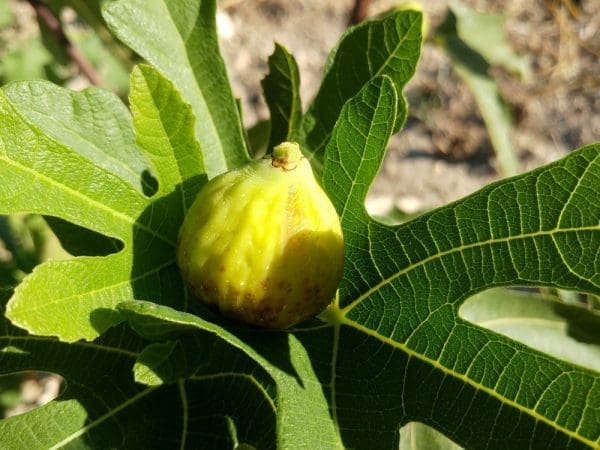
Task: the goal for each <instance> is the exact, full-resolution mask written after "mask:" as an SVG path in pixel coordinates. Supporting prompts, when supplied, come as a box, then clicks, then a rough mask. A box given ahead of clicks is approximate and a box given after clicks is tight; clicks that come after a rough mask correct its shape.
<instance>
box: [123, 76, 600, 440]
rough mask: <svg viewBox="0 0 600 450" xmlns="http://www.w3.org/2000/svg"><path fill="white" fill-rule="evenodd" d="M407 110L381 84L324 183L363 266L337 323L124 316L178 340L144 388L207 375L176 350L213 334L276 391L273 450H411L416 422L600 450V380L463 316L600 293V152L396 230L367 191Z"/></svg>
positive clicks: (351, 111)
mask: <svg viewBox="0 0 600 450" xmlns="http://www.w3.org/2000/svg"><path fill="white" fill-rule="evenodd" d="M397 101H398V99H397V96H396V94H395V90H394V88H393V85H392V83H391V81H389V79H387V78H381V77H380V78H376V79H375V80H374V81H373V82H372V83H370V84H369V85H367V86H366V87H365V88H364V89H363V90H362V91H361V92H360V93H359V94H358V95H357V96H356V97H355V98H354V99H353V100H352V101H350V102H349V103H348V104H347V105H346V106H345V107H344V108H343V110H342V114H341V116H340V120H339V121H338V124H337V125H336V128H335V130H334V133H333V138H332V141H331V143H330V145H329V148H328V159H327V160H326V161H327V162H326V165H325V177H324V182H325V187H326V188H327V189H328V192H329V194H330V195H331V196H332V198H333V200H334V203H335V204H336V206H337V208H338V210H339V212H340V215H341V217H342V222H343V226H344V233H345V237H346V242H347V247H346V248H347V260H346V271H345V276H344V280H343V282H342V286H341V289H340V296H339V300H338V301H336V302H335V303H334V304H333V305H332V306H331V307H330V308H329V309H328V310H327V311H325V312H324V313H323V314H322V315H321V317H320V318H321V321H316V322H312V323H307V324H305V325H302V326H299V327H297V328H295V329H292V330H290V331H289V332H287V333H284V332H281V333H277V332H260V331H256V330H247V329H244V328H240V327H235V326H232V325H228V324H227V323H226V322H223V321H217V322H214V321H213V322H208V321H206V320H204V319H201V318H200V317H197V316H195V315H192V314H189V313H185V312H179V311H176V310H173V309H170V308H167V307H162V306H158V305H154V304H149V303H144V302H133V301H130V302H124V303H122V304H121V305H120V306H119V308H120V309H121V311H122V312H123V314H124V315H125V316H126V317H127V319H128V320H129V322H130V323H131V324H132V326H133V327H134V328H135V329H136V331H138V333H140V334H142V335H143V336H146V337H147V338H149V339H154V340H157V341H161V340H165V339H170V340H171V341H170V342H171V344H169V345H156V346H154V347H152V349H151V350H152V351H149V352H148V353H147V354H146V355H145V357H144V358H142V359H141V360H139V361H138V366H137V367H138V369H137V370H136V372H137V376H138V379H139V380H140V381H144V382H147V383H149V384H152V385H154V384H156V383H159V384H160V383H161V382H169V381H171V380H172V378H173V377H174V376H185V375H182V374H186V373H190V371H192V372H193V370H194V366H193V365H192V367H190V366H189V361H190V358H184V357H182V355H185V354H187V353H193V352H194V351H198V350H197V349H196V350H194V347H193V346H192V347H191V348H190V347H188V346H189V345H190V343H189V342H188V341H187V338H184V339H183V340H181V341H179V342H180V344H177V345H175V344H172V342H175V341H173V339H177V337H178V336H180V337H181V336H184V337H185V336H194V335H195V333H203V331H200V330H206V331H210V332H212V333H214V334H216V335H218V336H220V337H221V339H223V340H225V341H226V342H228V343H229V344H230V345H232V346H234V347H237V348H239V349H240V350H243V351H244V352H245V353H246V354H247V355H248V356H249V357H251V358H252V359H253V360H255V361H256V362H258V363H259V365H260V366H261V367H263V368H264V369H265V370H266V371H267V373H268V374H269V376H270V377H271V378H272V379H273V380H274V383H275V385H276V386H277V395H276V398H275V400H274V402H275V404H276V406H277V410H276V423H277V425H276V429H277V435H276V437H275V438H276V442H272V443H271V445H270V446H272V447H275V446H279V447H281V448H336V447H340V446H344V447H350V448H373V447H376V448H397V446H398V441H399V439H400V431H399V430H400V427H401V426H402V425H404V424H407V423H410V422H421V423H424V424H426V425H429V426H431V427H433V428H435V429H437V430H439V431H442V432H443V433H444V434H446V435H447V436H449V437H451V438H452V439H453V440H455V441H457V442H458V443H460V444H461V445H464V446H465V447H468V448H480V447H481V446H482V445H484V446H486V447H488V448H523V447H533V448H543V447H548V446H550V447H553V448H566V447H568V448H585V447H587V446H595V445H598V443H599V442H600V418H599V417H598V415H597V413H596V412H597V411H598V408H599V407H600V375H599V374H598V373H597V372H594V371H592V370H590V369H586V368H583V367H582V366H579V365H574V364H571V363H568V362H565V361H561V360H559V359H556V358H555V357H552V356H550V355H548V354H544V353H542V352H540V351H539V350H534V349H533V348H531V347H528V346H526V345H524V344H522V343H519V342H516V341H514V340H511V339H509V338H506V337H503V336H501V335H499V334H496V333H494V332H491V331H488V330H486V329H484V328H481V327H479V326H477V325H475V324H472V323H469V322H466V321H465V320H462V319H460V318H459V315H458V309H459V306H460V305H461V303H462V302H463V301H464V300H465V299H466V298H467V297H469V296H471V295H472V294H474V293H476V292H477V291H480V290H482V289H484V288H486V287H488V286H494V285H503V284H504V285H557V286H562V287H564V288H571V289H580V290H587V291H590V292H598V291H599V290H600V279H599V273H600V271H599V263H600V262H599V261H598V248H599V241H600V225H599V220H598V218H599V217H600V204H599V203H598V199H597V197H595V196H593V195H592V193H593V192H595V189H596V186H598V180H599V176H600V146H598V145H595V146H590V147H587V148H584V149H581V150H579V151H577V152H575V153H573V154H572V155H571V156H569V157H568V158H566V159H564V160H562V161H559V162H557V163H554V164H552V165H549V166H547V167H544V168H540V169H538V170H536V171H533V172H531V173H528V174H525V175H523V176H520V177H517V178H513V179H509V180H505V181H502V182H500V183H496V184H494V185H491V186H489V187H487V188H485V189H483V190H482V191H480V192H478V193H475V194H473V195H472V196H470V197H467V198H465V199H463V200H461V201H458V202H456V203H454V204H452V205H449V206H447V207H444V208H440V209H438V210H436V211H432V212H431V213H428V214H426V215H423V216H422V217H420V218H418V219H416V220H413V221H412V222H409V223H407V224H405V225H401V226H397V227H391V226H386V225H383V224H381V223H379V222H377V221H374V220H372V219H371V218H369V216H368V215H367V213H366V212H365V209H364V198H365V195H366V193H367V190H368V185H369V183H368V181H363V180H370V179H372V177H373V176H374V175H375V173H376V171H377V169H378V167H379V164H380V163H381V160H382V157H383V149H384V146H385V143H386V141H387V138H388V137H389V135H390V134H391V133H392V131H393V126H394V123H395V120H396V119H395V117H394V111H396V110H401V111H402V110H403V107H402V106H400V107H398V106H397V104H396V103H397ZM358 181H361V182H358ZM590 199H591V201H590ZM532 301H535V300H532ZM194 330H197V331H194ZM531 344H535V343H531ZM179 345H180V346H181V348H179ZM182 361H185V364H183V363H182ZM268 386H269V385H268V384H267V385H266V386H265V387H264V389H267V388H268Z"/></svg>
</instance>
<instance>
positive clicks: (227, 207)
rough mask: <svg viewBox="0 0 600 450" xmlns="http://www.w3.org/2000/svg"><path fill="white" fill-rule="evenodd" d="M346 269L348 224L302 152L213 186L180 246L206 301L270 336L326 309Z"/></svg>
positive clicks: (189, 279)
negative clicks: (345, 231)
mask: <svg viewBox="0 0 600 450" xmlns="http://www.w3.org/2000/svg"><path fill="white" fill-rule="evenodd" d="M343 260H344V242H343V237H342V229H341V226H340V221H339V217H338V215H337V213H336V211H335V208H334V206H333V204H332V203H331V201H330V200H329V198H328V197H327V194H325V192H324V191H323V189H322V188H321V186H320V185H319V183H318V182H317V180H316V179H315V177H314V175H313V172H312V169H311V167H310V163H309V162H308V160H307V159H306V158H304V157H303V156H302V153H301V151H300V147H299V146H298V144H296V143H293V142H284V143H282V144H280V145H278V146H276V147H275V148H274V149H273V153H272V155H271V156H270V157H267V158H265V159H261V160H258V161H253V162H251V163H250V164H248V165H247V166H245V167H243V168H241V169H238V170H233V171H231V172H227V173H224V174H222V175H219V176H217V177H215V178H213V179H212V180H210V181H209V182H208V183H206V184H205V185H204V186H203V187H202V189H201V190H200V192H199V193H198V196H197V197H196V199H195V200H194V203H193V204H192V206H191V207H190V209H189V211H188V213H187V215H186V217H185V220H184V222H183V225H182V226H181V229H180V231H179V240H178V244H177V263H178V265H179V267H180V269H181V274H182V276H183V279H184V280H185V282H186V283H187V284H188V286H189V287H190V288H191V290H192V292H193V294H194V295H195V296H196V297H197V298H199V299H200V300H201V301H202V302H204V303H205V304H207V305H209V306H211V307H213V308H217V309H218V310H219V311H220V312H221V313H222V314H223V315H225V316H227V317H229V318H231V319H234V320H237V321H241V322H244V323H247V324H251V325H255V326H259V327H265V328H276V329H283V328H288V327H290V326H292V325H294V324H296V323H299V322H301V321H303V320H306V319H308V318H310V317H313V316H315V315H316V314H318V313H319V312H321V311H322V310H323V309H325V308H326V307H327V306H328V305H329V303H330V302H331V301H332V299H333V298H334V296H335V292H336V290H337V287H338V284H339V282H340V280H341V278H342V269H343Z"/></svg>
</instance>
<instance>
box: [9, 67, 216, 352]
mask: <svg viewBox="0 0 600 450" xmlns="http://www.w3.org/2000/svg"><path fill="white" fill-rule="evenodd" d="M95 92H99V91H96V90H93V91H91V92H90V91H84V92H82V93H78V94H74V93H70V92H67V91H65V90H62V89H59V88H55V87H49V84H48V83H44V82H29V83H23V84H13V85H11V87H10V88H9V91H8V93H4V92H2V93H0V122H1V124H2V125H1V127H2V129H3V131H4V132H3V133H2V138H1V139H2V140H1V141H0V142H1V144H2V145H1V146H0V161H1V162H2V164H0V174H1V178H2V180H3V183H2V185H1V186H0V213H14V212H18V211H29V212H36V213H41V214H46V215H50V216H56V217H59V218H61V219H64V220H66V221H69V222H72V223H74V224H76V225H78V226H81V227H84V228H87V229H89V230H92V231H95V232H97V233H101V234H104V235H106V236H110V237H112V238H115V239H118V240H120V241H121V242H122V243H123V249H122V250H121V251H120V252H118V253H114V254H110V255H108V256H95V257H81V258H76V259H72V260H65V261H51V262H48V263H46V264H43V265H40V266H38V267H37V268H36V269H35V270H34V272H33V274H32V275H31V276H29V277H27V278H26V280H25V281H24V282H23V283H22V284H21V285H20V286H19V287H18V289H17V290H16V292H15V295H14V296H13V297H12V299H11V301H10V303H9V304H8V307H7V314H8V317H9V318H10V319H11V320H12V321H13V322H14V323H15V324H18V325H19V326H21V327H23V328H25V329H27V330H29V331H30V332H31V333H33V334H44V335H56V336H59V337H60V338H61V339H63V340H66V341H74V340H77V339H81V338H86V339H93V338H94V337H96V336H98V335H99V334H101V333H102V332H103V331H105V330H106V329H107V328H108V327H110V326H111V325H113V324H114V323H116V322H118V321H119V320H120V317H119V314H118V313H117V311H116V310H115V305H116V304H117V303H119V302H121V301H122V300H123V299H131V298H143V299H151V300H153V301H156V302H159V303H163V304H169V305H173V306H177V307H180V308H183V309H185V303H186V294H185V289H184V288H183V286H182V284H181V281H180V279H179V275H178V271H177V269H176V268H175V256H174V245H175V242H176V239H177V232H178V228H179V225H180V223H181V221H182V220H183V214H184V212H185V208H186V205H188V204H189V203H190V202H191V199H193V197H194V195H195V193H196V191H197V189H198V188H199V186H200V185H201V184H202V183H203V180H204V179H205V176H204V174H203V173H204V171H203V165H202V160H201V157H200V153H199V151H198V144H197V142H196V140H195V138H194V131H193V130H194V120H195V119H194V116H193V114H192V112H191V109H190V107H189V105H187V104H185V103H184V102H183V101H182V99H181V97H180V96H179V94H177V92H176V91H175V90H174V88H173V86H172V85H171V83H170V82H168V81H167V80H166V79H164V78H163V77H162V76H160V75H159V74H158V73H157V72H156V71H155V70H153V69H150V68H149V67H140V68H137V69H136V70H134V72H133V74H132V92H131V104H132V109H133V110H134V111H135V113H136V118H135V127H136V133H137V141H138V143H139V145H140V146H141V147H142V148H143V149H144V150H145V152H146V156H147V157H148V159H149V161H151V162H152V163H153V165H154V166H155V167H156V170H154V169H153V172H155V174H156V177H157V178H158V181H159V183H160V184H159V187H158V191H157V192H156V193H155V194H154V196H153V197H151V198H148V197H146V196H145V195H144V194H143V193H142V192H140V191H141V186H140V184H139V183H137V185H136V183H135V182H134V178H135V175H136V174H137V179H138V180H141V179H143V178H144V176H145V174H146V173H147V171H148V169H146V168H147V167H150V163H149V161H148V160H146V158H145V157H144V156H143V155H142V154H141V153H139V150H138V148H137V147H136V145H135V142H133V130H132V128H131V119H130V117H129V116H128V115H125V114H124V116H123V118H122V120H120V121H110V120H106V121H105V122H104V124H103V128H102V127H100V125H99V124H96V126H94V124H93V123H92V124H89V123H87V122H86V121H85V120H83V119H85V118H86V117H87V116H86V115H87V114H88V112H87V109H86V108H83V109H82V108H77V109H76V111H77V112H76V113H74V114H73V115H72V116H70V115H68V114H65V113H64V112H63V114H62V116H61V119H62V120H61V121H60V122H58V121H49V122H44V121H43V116H41V115H40V114H39V113H38V111H37V110H33V107H31V105H33V104H34V103H35V99H36V98H38V97H44V96H47V98H50V99H54V100H55V101H56V107H59V106H61V105H63V104H64V103H65V102H67V103H68V102H73V103H75V104H77V103H78V102H79V103H83V104H85V105H87V104H88V103H87V99H90V98H95V103H94V111H95V113H94V115H95V116H97V117H108V118H110V117H112V116H111V114H114V113H111V111H114V110H116V111H119V110H120V109H122V105H120V106H119V100H118V99H117V98H116V97H114V96H106V95H104V96H97V95H96V96H94V93H95ZM81 99H86V102H80V101H79V100H81ZM28 105H29V107H31V108H32V109H31V110H30V109H27V108H28ZM46 106H47V107H48V110H53V109H55V108H56V107H52V106H50V105H48V104H47V105H46ZM89 114H92V113H91V111H90V112H89ZM157 124H158V125H159V126H157ZM99 129H102V130H103V133H102V134H101V133H100V132H99V131H98V130H99ZM74 130H76V132H74ZM113 135H119V136H121V135H122V136H131V139H127V140H123V138H122V137H121V138H120V141H118V142H117V143H118V144H119V145H113V144H114V143H112V142H109V141H107V136H113ZM179 151H185V152H186V155H185V157H181V155H179V154H178V152H179ZM131 155H135V157H131V158H130V156H131ZM177 157H179V158H180V159H176V158H177ZM136 160H138V161H140V162H139V163H138V164H137V165H133V164H131V163H130V164H129V166H125V165H121V164H120V163H121V162H123V161H131V162H135V161H136ZM142 162H143V163H142ZM57 274H59V276H57Z"/></svg>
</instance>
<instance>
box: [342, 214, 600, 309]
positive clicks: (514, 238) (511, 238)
mask: <svg viewBox="0 0 600 450" xmlns="http://www.w3.org/2000/svg"><path fill="white" fill-rule="evenodd" d="M581 231H600V224H599V225H590V226H585V227H578V228H554V229H552V230H548V231H536V232H534V233H525V234H519V235H514V236H508V237H504V238H496V239H488V240H486V241H482V242H476V243H473V244H467V245H461V246H459V247H454V248H451V249H449V250H445V251H443V252H438V253H436V254H434V255H431V256H428V257H427V258H424V259H422V260H420V261H418V262H416V263H414V264H410V265H408V266H407V267H405V268H404V269H402V270H399V271H398V272H396V273H394V274H393V275H391V276H389V277H387V278H384V279H383V280H381V281H380V282H379V283H377V284H376V285H375V286H373V287H371V288H370V289H369V290H367V291H366V292H365V293H364V294H362V295H361V296H360V297H358V298H357V299H356V300H354V301H353V302H351V303H349V304H348V305H346V306H345V307H343V308H341V312H342V315H343V316H347V314H348V313H349V312H350V311H352V310H353V309H354V308H355V307H356V306H358V305H360V304H361V303H362V302H363V301H364V300H366V299H367V298H369V297H370V296H371V294H373V293H375V292H377V291H378V290H379V289H382V288H383V287H384V286H386V285H387V284H389V283H391V282H392V281H394V280H395V279H397V278H399V277H401V276H403V275H406V274H407V273H409V272H411V271H413V270H415V269H417V268H418V267H421V266H424V265H426V264H428V263H430V262H432V261H435V260H437V259H441V258H444V257H446V256H449V255H452V254H454V253H459V252H462V251H465V250H470V249H474V248H479V247H485V246H489V245H493V244H499V243H506V242H511V241H517V240H525V239H533V238H536V237H541V236H549V237H554V236H556V235H558V234H563V233H575V232H581ZM558 253H559V254H560V253H561V252H560V251H558ZM565 264H566V262H565ZM577 276H580V275H578V274H577Z"/></svg>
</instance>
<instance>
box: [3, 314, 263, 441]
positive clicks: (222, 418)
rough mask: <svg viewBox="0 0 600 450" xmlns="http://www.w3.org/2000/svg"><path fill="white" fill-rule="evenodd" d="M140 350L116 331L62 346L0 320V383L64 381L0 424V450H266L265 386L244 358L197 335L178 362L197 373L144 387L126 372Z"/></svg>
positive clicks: (135, 339) (123, 332)
mask: <svg viewBox="0 0 600 450" xmlns="http://www.w3.org/2000/svg"><path fill="white" fill-rule="evenodd" d="M146 344H147V343H144V342H143V341H142V340H141V339H140V338H139V336H138V335H136V334H134V333H132V332H131V331H130V330H128V329H127V328H125V327H123V326H120V327H117V328H114V329H112V330H110V331H109V332H108V333H106V334H105V335H104V336H102V337H101V338H99V339H98V340H96V341H94V342H77V343H73V344H66V343H62V342H59V341H57V340H55V339H52V338H44V337H36V336H30V335H27V334H25V333H23V332H22V331H20V330H17V329H15V328H14V327H12V326H11V325H10V324H9V323H7V322H6V320H5V319H4V318H2V317H0V375H4V374H8V373H11V372H17V371H24V370H38V371H40V370H41V371H47V372H52V373H56V374H59V375H61V376H62V377H63V378H64V380H65V387H64V390H63V392H62V393H61V395H60V396H59V397H58V399H56V400H54V401H52V402H50V403H48V404H46V405H44V406H42V407H39V408H37V409H35V410H33V411H31V412H28V413H26V414H22V415H19V416H15V417H11V418H8V419H4V420H0V442H1V443H2V448H3V449H6V450H13V449H14V450H20V449H23V448H28V449H34V450H37V449H39V450H46V449H58V448H123V449H130V448H144V449H158V448H165V449H171V448H232V447H234V446H235V445H240V444H247V445H251V446H254V447H255V448H266V447H268V446H269V445H270V443H272V442H273V441H274V408H275V406H274V403H273V400H272V398H273V397H274V393H275V390H274V386H273V384H272V382H270V381H269V378H268V375H266V374H265V372H264V371H263V370H262V369H261V368H260V367H258V366H257V365H256V363H254V362H252V361H250V360H249V358H248V357H247V356H246V355H244V354H243V353H241V352H239V351H236V350H235V349H234V348H232V347H230V346H228V345H226V344H224V343H223V342H222V341H221V340H217V339H215V338H213V337H210V336H208V335H206V334H205V335H197V336H195V337H194V342H193V348H195V349H196V352H195V353H194V354H193V355H192V354H190V355H188V356H189V357H190V361H196V362H197V361H198V360H199V359H201V361H202V364H201V365H200V364H197V366H200V367H199V368H197V369H195V370H194V372H193V373H191V374H189V377H188V378H187V379H185V380H184V379H178V380H176V382H175V383H173V384H169V385H163V386H146V385H143V384H139V383H136V382H135V381H134V378H133V374H132V372H131V369H132V366H133V364H134V362H135V360H136V358H138V357H139V356H140V355H142V354H144V352H145V350H143V349H144V346H145V345H146ZM199 348H201V349H202V351H201V352H200V353H199V352H198V350H197V349H199Z"/></svg>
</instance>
